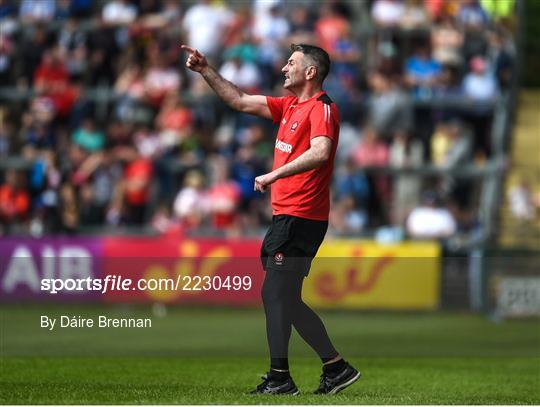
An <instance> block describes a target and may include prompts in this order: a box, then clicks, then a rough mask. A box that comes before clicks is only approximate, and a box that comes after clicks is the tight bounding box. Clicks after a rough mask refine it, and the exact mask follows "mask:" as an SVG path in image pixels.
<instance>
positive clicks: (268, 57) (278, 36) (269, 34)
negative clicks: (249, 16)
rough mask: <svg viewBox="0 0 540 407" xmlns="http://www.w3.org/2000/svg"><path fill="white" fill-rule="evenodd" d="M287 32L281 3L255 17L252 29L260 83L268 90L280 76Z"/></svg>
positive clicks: (287, 25) (286, 23)
mask: <svg viewBox="0 0 540 407" xmlns="http://www.w3.org/2000/svg"><path fill="white" fill-rule="evenodd" d="M259 1H261V0H259ZM289 32H290V26H289V22H288V20H287V19H286V18H285V16H284V15H283V6H282V5H281V3H275V4H274V5H272V7H270V9H269V10H268V11H267V12H263V13H261V14H260V15H259V16H257V19H256V21H255V25H254V27H253V36H254V39H255V43H256V44H257V45H258V50H259V56H258V61H257V64H258V65H259V68H260V70H261V74H262V83H263V85H264V86H266V87H267V88H268V89H273V87H274V84H275V83H276V81H277V78H278V77H281V76H282V73H281V67H282V65H283V64H282V62H283V57H284V54H283V46H284V44H285V40H286V39H287V38H288V35H289Z"/></svg>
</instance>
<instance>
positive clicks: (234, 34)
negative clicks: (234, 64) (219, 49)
mask: <svg viewBox="0 0 540 407" xmlns="http://www.w3.org/2000/svg"><path fill="white" fill-rule="evenodd" d="M252 30H253V16H252V14H251V9H250V7H249V6H248V5H247V4H241V5H240V6H239V7H238V9H237V10H235V11H234V12H233V14H232V17H231V20H230V22H229V24H228V25H227V27H226V30H225V33H224V35H223V46H224V48H225V49H229V48H232V47H234V46H235V45H239V44H243V43H246V42H249V40H250V39H251V32H252Z"/></svg>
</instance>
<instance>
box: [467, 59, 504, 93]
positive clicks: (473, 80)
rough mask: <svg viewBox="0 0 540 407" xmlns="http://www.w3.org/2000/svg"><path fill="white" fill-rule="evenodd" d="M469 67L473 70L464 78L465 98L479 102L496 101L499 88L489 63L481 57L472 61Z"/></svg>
mask: <svg viewBox="0 0 540 407" xmlns="http://www.w3.org/2000/svg"><path fill="white" fill-rule="evenodd" d="M469 65H470V68H471V70H470V72H469V73H468V74H467V75H465V78H463V92H464V94H465V96H467V97H468V98H471V99H473V100H475V101H478V102H481V101H489V100H493V99H495V97H497V95H498V94H499V88H498V86H497V80H496V79H495V76H494V75H493V72H492V71H491V70H490V69H489V67H488V64H487V61H486V60H485V59H484V58H482V57H480V56H476V57H474V58H473V59H471V62H470V64H469Z"/></svg>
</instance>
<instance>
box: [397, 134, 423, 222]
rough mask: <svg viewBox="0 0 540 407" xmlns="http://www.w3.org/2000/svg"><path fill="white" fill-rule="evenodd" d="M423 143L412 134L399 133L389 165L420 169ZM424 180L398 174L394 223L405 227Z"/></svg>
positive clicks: (416, 176)
mask: <svg viewBox="0 0 540 407" xmlns="http://www.w3.org/2000/svg"><path fill="white" fill-rule="evenodd" d="M423 157H424V151H423V148H422V143H421V142H420V141H419V140H416V139H413V138H412V136H411V134H410V133H407V132H405V131H398V132H397V133H396V134H395V135H394V139H393V141H392V145H391V146H390V158H389V164H390V166H391V167H393V168H404V169H407V168H418V167H420V166H421V165H422V161H423ZM421 185H422V179H421V178H420V177H419V176H418V175H408V174H396V176H395V177H394V182H393V191H392V214H391V217H392V223H393V224H394V225H396V226H399V225H403V224H404V222H405V219H406V217H407V215H408V214H409V213H410V211H411V210H412V209H413V208H414V207H416V205H418V198H419V196H420V188H421Z"/></svg>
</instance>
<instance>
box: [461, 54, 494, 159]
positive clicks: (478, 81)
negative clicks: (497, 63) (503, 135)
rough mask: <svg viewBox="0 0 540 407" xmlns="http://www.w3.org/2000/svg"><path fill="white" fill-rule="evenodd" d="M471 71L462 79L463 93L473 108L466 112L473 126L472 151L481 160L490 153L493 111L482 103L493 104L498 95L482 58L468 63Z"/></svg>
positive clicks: (490, 73)
mask: <svg viewBox="0 0 540 407" xmlns="http://www.w3.org/2000/svg"><path fill="white" fill-rule="evenodd" d="M470 67H471V71H470V72H469V73H468V74H467V75H465V78H463V93H464V95H465V96H466V97H468V98H470V99H472V100H473V101H474V102H476V103H475V106H474V107H473V108H471V109H469V110H468V112H467V114H466V116H465V117H466V119H467V121H468V122H469V123H470V124H471V125H472V126H473V128H474V133H475V138H474V141H475V143H474V150H475V152H476V153H478V154H479V155H480V156H482V159H483V158H485V156H486V155H489V153H490V150H491V149H490V134H491V122H492V114H493V111H492V109H491V108H490V107H489V105H482V102H494V101H495V99H496V98H497V96H498V95H499V87H498V85H497V80H496V78H495V75H494V74H493V72H492V71H491V69H489V67H488V65H487V61H486V60H485V59H484V58H482V57H474V58H473V59H471V62H470Z"/></svg>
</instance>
